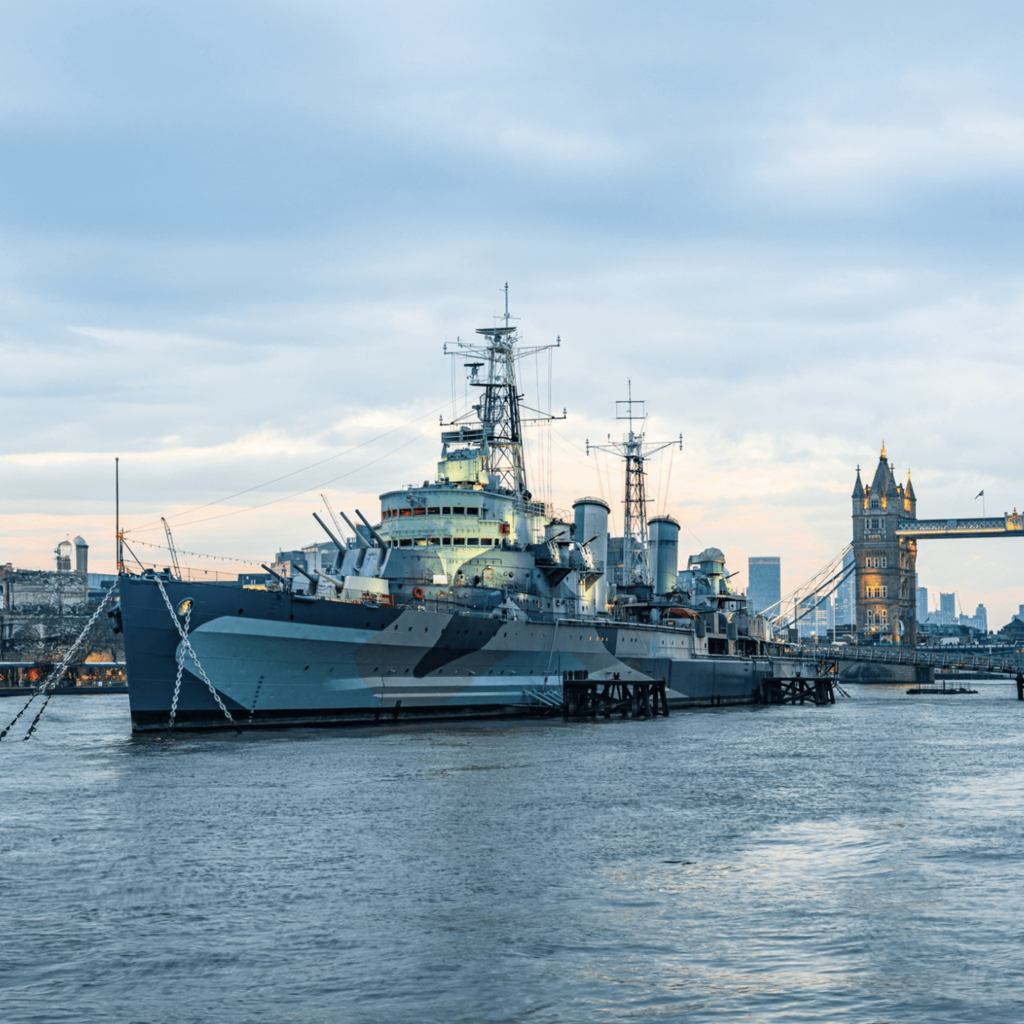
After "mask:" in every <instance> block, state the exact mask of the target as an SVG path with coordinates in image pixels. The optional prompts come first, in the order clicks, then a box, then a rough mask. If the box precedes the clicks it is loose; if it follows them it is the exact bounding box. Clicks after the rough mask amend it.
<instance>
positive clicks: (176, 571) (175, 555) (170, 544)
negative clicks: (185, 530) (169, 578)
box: [160, 516, 181, 579]
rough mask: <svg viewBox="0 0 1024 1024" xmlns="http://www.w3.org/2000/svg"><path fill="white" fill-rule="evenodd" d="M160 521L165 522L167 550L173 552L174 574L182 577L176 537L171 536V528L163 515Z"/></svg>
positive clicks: (179, 577) (178, 577)
mask: <svg viewBox="0 0 1024 1024" xmlns="http://www.w3.org/2000/svg"><path fill="white" fill-rule="evenodd" d="M160 522H161V523H163V524H164V533H166V534H167V550H168V551H170V553H171V565H172V566H173V567H174V575H175V577H176V578H177V579H181V569H179V568H178V552H177V550H176V548H175V547H174V538H173V537H172V536H171V528H170V526H169V525H168V523H167V520H166V519H164V517H163V516H161V517H160Z"/></svg>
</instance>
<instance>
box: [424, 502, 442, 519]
mask: <svg viewBox="0 0 1024 1024" xmlns="http://www.w3.org/2000/svg"><path fill="white" fill-rule="evenodd" d="M440 514H441V509H440V508H438V507H437V506H436V505H434V506H433V507H432V508H428V509H427V515H428V516H437V515H440Z"/></svg>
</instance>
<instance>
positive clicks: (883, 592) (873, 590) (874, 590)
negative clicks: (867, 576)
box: [867, 587, 889, 597]
mask: <svg viewBox="0 0 1024 1024" xmlns="http://www.w3.org/2000/svg"><path fill="white" fill-rule="evenodd" d="M888 589H889V588H888V587H868V588H867V596H868V597H887V596H888V593H887V591H888Z"/></svg>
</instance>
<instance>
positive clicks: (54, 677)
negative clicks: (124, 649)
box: [0, 583, 117, 740]
mask: <svg viewBox="0 0 1024 1024" xmlns="http://www.w3.org/2000/svg"><path fill="white" fill-rule="evenodd" d="M115 590H117V584H116V583H115V584H114V586H112V587H111V588H110V589H109V590H108V591H107V593H106V595H105V596H104V598H103V600H102V601H100V603H99V605H98V606H97V607H96V611H94V612H93V613H92V618H90V619H89V621H88V622H87V623H86V624H85V629H83V630H82V632H81V633H80V634H79V636H78V639H77V640H76V641H75V642H74V643H73V644H72V645H71V647H70V648H69V649H68V652H67V654H65V655H64V658H63V659H62V660H61V662H60V663H59V664H58V665H57V667H56V668H55V669H54V670H53V671H52V672H51V673H50V674H49V675H48V676H47V677H46V679H45V680H44V681H43V682H42V683H40V685H39V686H37V687H36V689H35V690H34V691H33V692H32V696H31V697H29V699H28V700H27V701H26V702H25V705H24V707H22V709H21V710H20V711H19V712H18V713H17V714H16V715H15V716H14V718H12V719H11V720H10V722H8V723H7V728H6V729H4V730H3V732H0V740H2V739H3V738H4V737H5V736H6V735H7V734H8V733H9V732H10V731H11V729H12V728H13V726H14V724H15V722H17V721H18V719H19V718H21V716H22V715H23V714H25V712H26V711H28V709H29V705H30V704H31V703H32V701H34V700H35V699H36V697H38V696H39V695H40V694H43V693H45V694H46V700H44V701H43V703H42V706H41V707H40V708H39V711H38V713H37V714H36V717H35V718H34V719H32V724H31V725H30V726H29V727H28V732H26V733H25V735H24V736H22V739H24V740H27V739H28V738H29V737H30V736H31V735H32V733H34V732H35V731H36V726H37V725H38V724H39V719H40V718H42V717H43V712H44V711H45V710H46V705H47V704H49V703H50V698H51V697H52V696H53V691H54V689H55V688H56V686H57V684H58V683H59V682H60V680H61V679H62V677H63V676H64V673H65V672H66V671H67V667H68V665H70V664H71V659H72V658H73V657H74V656H75V655H76V654H77V653H78V649H79V648H80V647H81V646H82V644H83V643H84V642H85V638H86V637H87V636H88V635H89V630H90V629H92V627H93V625H94V623H95V622H96V620H97V619H98V618H99V616H100V612H102V611H103V609H104V608H105V607H106V606H107V602H109V601H110V599H111V598H112V597H113V596H114V591H115Z"/></svg>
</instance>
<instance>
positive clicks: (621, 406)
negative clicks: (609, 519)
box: [587, 380, 683, 587]
mask: <svg viewBox="0 0 1024 1024" xmlns="http://www.w3.org/2000/svg"><path fill="white" fill-rule="evenodd" d="M628 389H629V390H628V394H629V398H627V399H625V400H623V401H617V402H616V403H615V418H616V419H617V420H628V421H629V431H628V432H627V434H626V435H625V437H624V438H623V439H622V440H621V441H613V440H612V437H611V434H609V435H608V443H607V444H591V443H590V441H589V440H588V441H587V454H588V455H589V454H590V453H591V452H592V451H595V452H611V453H612V454H613V455H618V456H619V457H620V458H622V459H623V460H624V461H625V463H626V496H625V501H624V502H623V504H624V506H625V512H624V514H623V518H622V570H621V572H620V574H619V581H618V583H619V586H622V587H630V586H636V585H637V584H639V585H642V586H650V583H651V559H650V550H649V543H648V533H647V491H646V483H645V477H646V471H645V470H644V462H645V461H646V460H647V459H649V458H650V457H651V456H652V455H656V454H657V453H658V452H660V451H663V450H664V449H665V448H669V447H671V446H672V445H674V444H678V445H679V449H680V451H681V450H682V447H683V435H682V434H680V435H679V440H678V441H657V442H654V443H648V442H647V439H646V438H647V435H646V426H647V412H646V410H645V409H644V402H642V401H641V400H640V399H636V398H634V397H633V381H632V380H630V381H628Z"/></svg>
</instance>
